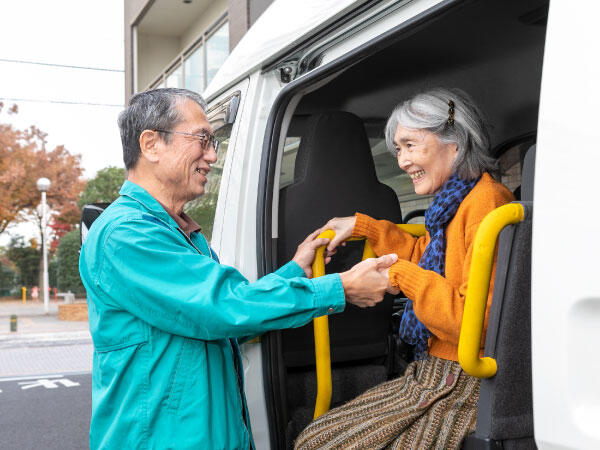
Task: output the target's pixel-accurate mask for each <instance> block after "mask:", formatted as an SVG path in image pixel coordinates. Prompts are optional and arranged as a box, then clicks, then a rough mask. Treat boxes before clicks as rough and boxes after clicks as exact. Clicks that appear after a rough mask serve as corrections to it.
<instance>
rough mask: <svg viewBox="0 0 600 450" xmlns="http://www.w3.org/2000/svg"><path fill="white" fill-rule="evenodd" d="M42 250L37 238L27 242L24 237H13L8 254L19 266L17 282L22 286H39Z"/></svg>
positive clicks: (17, 266)
mask: <svg viewBox="0 0 600 450" xmlns="http://www.w3.org/2000/svg"><path fill="white" fill-rule="evenodd" d="M41 253H42V252H41V251H40V249H39V248H38V245H37V242H36V241H35V239H32V240H31V241H29V245H26V244H25V241H24V240H23V238H22V237H16V238H12V239H11V240H10V243H9V244H8V250H7V251H6V256H7V257H8V259H9V260H10V261H12V262H13V263H14V265H15V266H16V268H17V271H18V273H17V282H18V284H19V285H20V286H37V285H38V278H39V264H38V262H39V260H40V256H41Z"/></svg>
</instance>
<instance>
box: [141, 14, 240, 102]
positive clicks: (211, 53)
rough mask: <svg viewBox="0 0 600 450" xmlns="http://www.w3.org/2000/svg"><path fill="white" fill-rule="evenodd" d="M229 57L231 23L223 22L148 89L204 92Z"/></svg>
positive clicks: (184, 53) (196, 43) (179, 56)
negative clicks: (161, 88) (169, 88)
mask: <svg viewBox="0 0 600 450" xmlns="http://www.w3.org/2000/svg"><path fill="white" fill-rule="evenodd" d="M215 28H216V29H215ZM212 30H214V31H212ZM227 56H229V22H227V21H223V22H220V25H218V26H217V27H213V28H212V29H211V32H210V33H205V34H204V35H202V36H201V37H200V38H199V39H198V40H197V41H196V42H195V43H194V45H193V46H191V47H189V48H187V49H186V50H185V51H184V52H182V53H180V54H179V55H178V56H177V58H176V59H175V61H173V62H172V63H171V64H170V65H169V69H167V70H165V71H164V72H163V73H161V74H160V76H159V77H157V78H156V79H155V80H154V82H153V83H152V84H150V86H148V88H149V89H155V88H159V87H176V88H180V87H185V88H186V89H189V90H191V91H194V92H198V93H201V92H202V91H204V89H206V86H207V85H208V83H210V81H211V80H212V79H213V78H214V76H215V74H216V73H217V71H218V70H219V69H220V68H221V66H222V65H223V63H224V62H225V59H227ZM173 67H175V69H173Z"/></svg>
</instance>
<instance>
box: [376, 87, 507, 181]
mask: <svg viewBox="0 0 600 450" xmlns="http://www.w3.org/2000/svg"><path fill="white" fill-rule="evenodd" d="M450 101H451V102H453V103H454V123H451V122H452V121H449V120H448V118H449V110H450V105H449V102H450ZM398 125H401V126H403V127H406V128H414V129H420V130H427V131H430V132H432V133H434V134H435V135H436V136H437V137H438V138H439V139H440V141H441V142H443V143H445V144H449V143H455V144H456V145H457V146H458V156H457V157H456V160H455V162H454V173H456V174H457V175H458V176H459V177H460V178H462V179H464V180H473V179H475V178H477V177H479V176H481V175H482V174H483V173H484V172H489V173H490V174H491V175H496V174H497V170H498V164H497V161H496V159H494V158H493V157H492V156H491V154H490V152H491V148H490V136H489V133H488V130H487V127H486V125H485V123H484V121H483V118H482V115H481V112H480V111H479V109H478V108H477V106H475V103H474V102H473V100H471V98H470V97H469V96H468V95H467V94H466V93H465V92H463V91H461V90H460V89H444V88H435V89H431V90H428V91H426V92H423V93H420V94H417V95H414V96H413V97H412V98H410V99H408V100H406V101H404V102H403V103H400V104H399V105H398V106H396V108H395V109H394V111H393V112H392V114H391V116H390V118H389V119H388V122H387V125H386V127H385V139H386V143H387V146H388V149H389V150H390V151H391V152H392V153H393V154H394V155H397V153H398V150H397V149H396V146H395V145H394V136H395V134H396V129H397V128H398Z"/></svg>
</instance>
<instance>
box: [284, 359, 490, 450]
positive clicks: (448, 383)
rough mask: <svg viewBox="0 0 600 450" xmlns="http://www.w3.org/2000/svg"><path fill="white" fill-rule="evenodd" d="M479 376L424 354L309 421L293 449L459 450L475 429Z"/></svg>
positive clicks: (449, 362) (453, 363)
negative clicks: (397, 374) (401, 370)
mask: <svg viewBox="0 0 600 450" xmlns="http://www.w3.org/2000/svg"><path fill="white" fill-rule="evenodd" d="M478 398H479V379H477V378H474V377H472V376H470V375H467V374H466V373H465V372H463V370H462V369H461V367H460V365H459V364H458V363H457V362H455V361H447V360H444V359H440V358H436V357H434V356H431V355H429V356H427V358H426V359H423V360H419V361H414V362H412V363H411V364H410V365H409V366H408V367H407V369H406V372H405V373H404V375H402V376H401V377H400V378H397V379H395V380H391V381H388V382H386V383H382V384H380V385H378V386H375V387H374V388H371V389H369V390H368V391H366V392H365V393H363V394H361V395H360V396H358V397H356V398H355V399H354V400H351V401H350V402H348V403H346V404H344V405H342V406H340V407H338V408H335V409H332V410H331V411H329V412H327V413H326V414H323V415H322V416H321V417H319V418H318V419H317V420H315V421H314V422H312V423H311V424H310V425H308V427H306V428H305V429H304V431H303V432H302V433H301V434H300V436H298V438H297V439H296V442H295V448H297V449H325V448H326V449H333V448H335V449H338V448H343V449H348V448H353V449H379V448H391V449H402V450H404V449H419V450H421V449H458V448H460V446H461V444H462V441H463V439H464V438H465V437H466V436H467V435H468V434H470V433H472V432H473V431H475V420H476V416H477V400H478Z"/></svg>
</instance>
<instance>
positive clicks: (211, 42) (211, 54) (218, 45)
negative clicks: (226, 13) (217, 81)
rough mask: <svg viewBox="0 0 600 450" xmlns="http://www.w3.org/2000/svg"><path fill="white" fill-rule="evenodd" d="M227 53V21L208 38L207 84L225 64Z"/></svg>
mask: <svg viewBox="0 0 600 450" xmlns="http://www.w3.org/2000/svg"><path fill="white" fill-rule="evenodd" d="M227 55H229V24H228V23H225V24H223V25H222V26H221V27H220V28H219V29H218V30H217V31H215V32H214V33H213V34H212V35H211V36H210V37H209V38H208V39H207V40H206V78H207V79H206V82H207V84H208V83H210V82H211V80H212V79H213V78H214V76H215V74H216V73H217V71H218V70H219V68H220V67H221V66H222V65H223V63H224V62H225V60H226V59H227ZM205 87H206V86H205Z"/></svg>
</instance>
